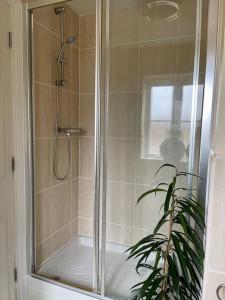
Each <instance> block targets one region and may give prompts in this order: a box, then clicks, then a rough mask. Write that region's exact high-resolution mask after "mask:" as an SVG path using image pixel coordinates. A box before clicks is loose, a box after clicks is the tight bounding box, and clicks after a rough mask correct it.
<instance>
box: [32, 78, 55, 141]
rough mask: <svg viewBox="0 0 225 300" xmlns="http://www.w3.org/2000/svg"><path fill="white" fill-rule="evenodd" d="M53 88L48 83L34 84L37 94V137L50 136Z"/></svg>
mask: <svg viewBox="0 0 225 300" xmlns="http://www.w3.org/2000/svg"><path fill="white" fill-rule="evenodd" d="M50 91H51V88H50V87H49V86H46V85H42V84H38V83H35V84H34V95H35V137H36V138H40V137H50V135H51V132H50V131H51V122H50V108H51V97H50Z"/></svg>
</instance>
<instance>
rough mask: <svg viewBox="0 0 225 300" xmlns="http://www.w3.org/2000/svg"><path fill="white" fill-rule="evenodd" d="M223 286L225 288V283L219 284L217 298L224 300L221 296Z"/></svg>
mask: <svg viewBox="0 0 225 300" xmlns="http://www.w3.org/2000/svg"><path fill="white" fill-rule="evenodd" d="M223 288H225V284H221V285H219V286H218V288H217V289H216V295H217V298H218V299H219V300H223V299H222V298H221V297H220V291H221V290H222V289H223Z"/></svg>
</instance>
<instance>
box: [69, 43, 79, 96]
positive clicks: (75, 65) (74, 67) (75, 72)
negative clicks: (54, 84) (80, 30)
mask: <svg viewBox="0 0 225 300" xmlns="http://www.w3.org/2000/svg"><path fill="white" fill-rule="evenodd" d="M71 51H72V57H71V59H72V61H70V62H69V64H70V68H71V72H72V75H71V76H72V81H71V89H72V91H73V92H75V93H79V70H80V63H79V50H78V49H77V48H74V47H72V48H71Z"/></svg>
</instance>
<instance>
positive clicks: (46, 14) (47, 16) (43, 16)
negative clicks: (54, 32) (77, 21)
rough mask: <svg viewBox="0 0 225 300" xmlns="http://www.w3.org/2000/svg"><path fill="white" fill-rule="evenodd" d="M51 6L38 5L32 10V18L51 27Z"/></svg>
mask: <svg viewBox="0 0 225 300" xmlns="http://www.w3.org/2000/svg"><path fill="white" fill-rule="evenodd" d="M51 9H52V7H51V6H44V7H39V8H38V9H34V10H33V18H34V21H35V22H38V23H39V24H41V25H43V26H45V27H46V28H48V29H51Z"/></svg>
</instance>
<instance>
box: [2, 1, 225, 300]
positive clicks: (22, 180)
mask: <svg viewBox="0 0 225 300" xmlns="http://www.w3.org/2000/svg"><path fill="white" fill-rule="evenodd" d="M7 1H8V3H9V4H10V5H11V7H12V31H13V48H12V65H13V67H12V69H13V70H12V74H13V78H12V82H13V84H12V93H13V150H14V156H15V162H16V168H15V173H14V207H15V261H16V267H17V271H18V281H17V283H16V290H17V299H19V300H24V299H26V278H27V276H31V275H32V272H31V264H32V208H31V201H30V199H32V188H31V187H32V175H31V174H32V172H31V158H32V157H31V140H30V134H29V131H30V116H29V104H28V103H29V92H30V91H29V80H28V79H29V63H28V14H27V10H28V4H27V3H23V2H24V1H23V2H22V1H21V0H7ZM101 1H103V0H101ZM209 2H210V10H209V20H210V22H211V23H210V26H208V45H207V68H206V73H207V74H206V85H207V86H206V92H205V96H204V108H203V118H204V117H205V118H208V119H207V120H208V121H207V124H208V125H207V127H205V128H203V133H207V132H208V136H206V134H204V136H203V137H204V140H202V144H203V142H204V141H205V142H207V152H204V153H202V155H201V160H202V162H203V161H204V163H203V165H204V166H205V168H206V169H205V174H206V173H208V174H209V170H210V163H209V158H210V152H211V147H212V146H211V145H212V141H213V137H212V132H213V131H212V129H213V127H214V126H213V124H214V122H215V121H214V120H213V116H214V115H215V111H216V108H214V109H212V104H214V105H215V107H216V103H217V94H216V87H217V84H218V80H217V78H218V74H219V70H218V69H219V66H220V48H221V44H222V40H223V39H222V35H223V30H224V29H223V28H221V23H222V21H221V18H222V14H219V15H218V18H217V17H215V14H216V16H217V12H218V11H217V10H218V9H219V8H220V7H222V2H223V0H209ZM215 32H217V35H215ZM212 64H213V66H214V67H213V68H212ZM206 101H207V102H206ZM209 130H210V136H209ZM205 142H204V143H205ZM202 172H203V171H202ZM208 186H209V182H208V181H207V183H206V184H205V187H203V188H202V193H204V194H206V205H208V204H207V203H208ZM206 217H207V215H206ZM40 279H42V280H45V281H48V282H49V283H53V284H55V285H61V286H63V287H67V288H68V286H65V285H63V284H59V283H57V282H55V281H53V280H47V279H44V278H42V277H40ZM71 289H73V288H71ZM73 290H74V291H79V292H81V291H80V290H78V289H73ZM82 293H85V292H84V291H82ZM88 294H89V293H88ZM89 295H90V294H89ZM92 296H95V295H93V294H92Z"/></svg>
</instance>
